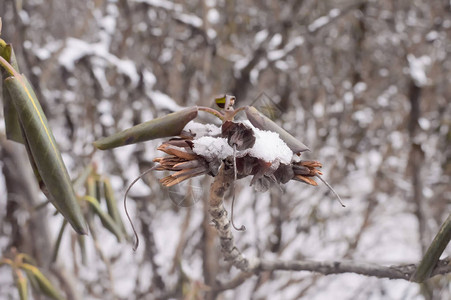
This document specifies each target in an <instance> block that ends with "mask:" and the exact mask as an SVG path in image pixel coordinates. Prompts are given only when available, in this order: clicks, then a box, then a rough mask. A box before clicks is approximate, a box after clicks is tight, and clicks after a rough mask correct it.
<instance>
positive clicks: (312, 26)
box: [308, 8, 341, 32]
mask: <svg viewBox="0 0 451 300" xmlns="http://www.w3.org/2000/svg"><path fill="white" fill-rule="evenodd" d="M340 12H341V11H340V10H339V9H337V8H334V9H332V10H331V11H330V12H329V14H328V15H327V16H322V17H319V18H318V19H316V20H315V21H313V22H312V23H311V24H310V25H309V26H308V30H309V31H310V32H313V31H316V30H318V29H320V28H321V27H323V26H325V25H326V24H327V23H329V22H330V21H331V19H333V18H335V17H337V16H338V15H339V14H340Z"/></svg>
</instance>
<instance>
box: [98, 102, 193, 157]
mask: <svg viewBox="0 0 451 300" xmlns="http://www.w3.org/2000/svg"><path fill="white" fill-rule="evenodd" d="M195 117H197V107H191V108H186V109H184V110H181V111H178V112H174V113H171V114H168V115H166V116H163V117H160V118H156V119H154V120H151V121H148V122H145V123H141V124H139V125H136V126H134V127H132V128H129V129H126V130H124V131H121V132H118V133H115V134H113V135H111V136H109V137H106V138H102V139H100V140H98V141H95V142H94V146H95V147H97V148H98V149H101V150H107V149H112V148H116V147H120V146H125V145H130V144H135V143H139V142H144V141H149V140H153V139H158V138H165V137H171V136H176V135H179V134H180V133H181V132H182V130H183V128H184V127H185V125H186V124H187V123H188V122H189V121H191V120H192V119H194V118H195Z"/></svg>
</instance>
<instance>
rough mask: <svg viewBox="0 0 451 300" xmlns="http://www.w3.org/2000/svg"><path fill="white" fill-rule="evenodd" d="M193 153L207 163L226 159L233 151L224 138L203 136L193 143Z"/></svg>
mask: <svg viewBox="0 0 451 300" xmlns="http://www.w3.org/2000/svg"><path fill="white" fill-rule="evenodd" d="M193 144H194V148H193V151H194V153H196V154H197V155H200V156H202V157H204V158H205V159H206V160H207V161H212V160H214V159H226V158H227V157H229V156H231V155H233V149H232V147H230V145H229V144H228V143H227V139H225V138H214V137H211V136H203V137H201V138H199V139H196V140H194V141H193Z"/></svg>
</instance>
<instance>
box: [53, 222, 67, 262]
mask: <svg viewBox="0 0 451 300" xmlns="http://www.w3.org/2000/svg"><path fill="white" fill-rule="evenodd" d="M66 226H67V220H66V219H64V220H63V224H61V228H60V231H59V232H58V237H57V238H56V242H55V247H54V248H53V255H52V262H55V261H56V259H57V258H58V253H59V250H60V246H61V240H62V239H63V233H64V229H66Z"/></svg>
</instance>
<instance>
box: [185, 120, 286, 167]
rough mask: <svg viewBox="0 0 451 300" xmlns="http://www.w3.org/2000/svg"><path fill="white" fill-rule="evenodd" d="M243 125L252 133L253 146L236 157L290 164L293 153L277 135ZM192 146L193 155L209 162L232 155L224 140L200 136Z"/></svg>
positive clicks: (230, 148) (247, 123)
mask: <svg viewBox="0 0 451 300" xmlns="http://www.w3.org/2000/svg"><path fill="white" fill-rule="evenodd" d="M193 123H194V122H193ZM244 123H246V125H248V126H249V127H251V128H252V130H253V131H254V134H255V144H254V146H253V147H252V148H250V149H245V150H242V151H237V152H236V156H237V157H244V156H246V155H249V156H252V157H256V158H259V159H262V160H264V161H266V162H271V163H273V162H280V163H283V164H290V163H291V160H292V158H293V151H291V149H290V148H289V147H288V146H287V144H286V143H285V142H284V141H283V140H282V139H280V137H279V134H278V133H276V132H272V131H266V130H260V129H258V128H255V127H253V126H252V125H251V124H250V123H249V122H244ZM190 126H193V125H190ZM194 126H197V125H194ZM185 130H186V127H185ZM213 130H217V129H213ZM193 144H194V148H193V151H194V153H196V154H197V155H200V156H203V157H205V158H206V159H207V160H208V161H211V160H213V159H226V158H227V157H229V156H232V155H233V148H232V147H231V146H230V145H229V144H228V143H227V139H226V138H222V137H217V138H215V137H211V136H202V137H201V138H198V139H195V140H194V141H193Z"/></svg>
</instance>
